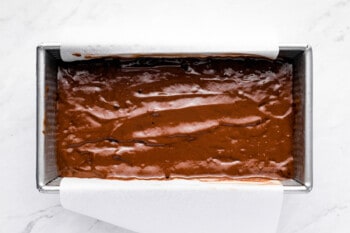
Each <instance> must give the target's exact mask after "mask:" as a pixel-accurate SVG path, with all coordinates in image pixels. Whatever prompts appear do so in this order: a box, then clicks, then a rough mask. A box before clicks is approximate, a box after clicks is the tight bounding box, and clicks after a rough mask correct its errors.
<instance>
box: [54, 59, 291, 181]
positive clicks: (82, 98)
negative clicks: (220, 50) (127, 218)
mask: <svg viewBox="0 0 350 233" xmlns="http://www.w3.org/2000/svg"><path fill="white" fill-rule="evenodd" d="M292 102H293V98H292V65H291V64H288V63H287V62H285V61H283V60H277V61H270V60H267V59H254V58H232V59H223V58H206V59H189V58H186V59H151V58H148V59H147V58H143V59H130V60H125V59H124V60H117V59H115V60H112V61H89V62H79V63H67V64H62V65H61V66H60V67H59V72H58V100H57V108H58V114H57V123H58V128H57V161H58V167H59V173H60V175H61V176H72V177H98V178H108V179H134V178H136V179H169V178H170V179H171V178H186V179H191V178H196V179H197V178H214V179H237V178H245V177H258V178H272V179H283V178H289V177H292V175H293V157H292V137H293V130H292V123H293V108H292Z"/></svg>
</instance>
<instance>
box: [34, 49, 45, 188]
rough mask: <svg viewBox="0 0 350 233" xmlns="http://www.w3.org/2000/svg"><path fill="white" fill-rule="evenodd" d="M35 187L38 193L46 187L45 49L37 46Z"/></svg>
mask: <svg viewBox="0 0 350 233" xmlns="http://www.w3.org/2000/svg"><path fill="white" fill-rule="evenodd" d="M36 55H37V60H36V78H37V80H36V82H37V83H36V104H37V106H36V113H37V119H36V142H37V144H36V186H37V189H38V190H39V191H43V188H44V187H45V186H46V185H45V184H44V173H45V168H44V153H45V152H44V146H45V136H44V134H43V133H42V132H43V130H44V118H45V102H44V99H45V93H44V90H45V88H44V87H45V65H44V61H45V47H44V46H38V47H37V48H36Z"/></svg>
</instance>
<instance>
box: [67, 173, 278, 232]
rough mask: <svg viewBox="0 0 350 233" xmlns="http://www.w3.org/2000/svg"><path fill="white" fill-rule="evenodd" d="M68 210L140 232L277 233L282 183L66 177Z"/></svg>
mask: <svg viewBox="0 0 350 233" xmlns="http://www.w3.org/2000/svg"><path fill="white" fill-rule="evenodd" d="M60 198H61V204H62V206H63V207H64V208H66V209H69V210H72V211H75V212H78V213H81V214H84V215H87V216H90V217H94V218H97V219H99V220H102V221H106V222H109V223H112V224H114V225H118V226H120V227H124V228H126V229H130V230H133V231H136V232H140V233H178V232H189V233H213V232H217V233H233V232H240V233H257V232H259V233H273V232H276V229H277V224H278V219H279V215H280V211H281V207H282V201H283V186H282V185H281V184H280V183H279V182H269V183H242V182H201V181H192V180H173V181H141V180H136V181H118V180H103V179H80V178H63V179H62V182H61V186H60Z"/></svg>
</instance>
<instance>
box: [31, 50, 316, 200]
mask: <svg viewBox="0 0 350 233" xmlns="http://www.w3.org/2000/svg"><path fill="white" fill-rule="evenodd" d="M49 49H58V50H59V49H60V46H59V44H42V45H39V46H38V47H37V67H36V70H37V160H36V161H37V172H36V179H37V189H38V190H39V191H40V192H41V193H49V194H57V193H59V190H60V186H59V183H60V180H61V178H60V177H57V178H56V179H54V180H53V181H50V182H48V183H47V184H44V181H43V177H44V176H43V174H44V170H45V168H44V161H43V159H44V135H43V134H42V133H40V132H43V129H44V125H43V123H44V112H45V105H44V103H45V102H44V98H45V96H44V95H45V94H44V90H45V68H44V63H45V62H44V61H45V52H46V50H49ZM279 49H280V51H281V50H292V51H303V52H304V54H303V55H304V56H305V86H306V87H305V89H306V90H305V95H306V96H305V125H304V127H305V182H304V184H301V183H299V182H297V181H295V180H292V181H293V182H294V185H285V184H284V192H285V193H287V194H288V193H306V192H310V191H311V190H312V187H313V167H312V165H313V164H312V162H313V154H312V152H313V144H312V132H313V125H312V113H313V110H312V103H313V102H312V90H313V88H312V84H313V83H312V81H313V76H312V75H313V73H312V47H311V46H310V45H307V44H306V45H303V44H289V45H281V46H279ZM50 183H55V185H50ZM282 183H284V182H282Z"/></svg>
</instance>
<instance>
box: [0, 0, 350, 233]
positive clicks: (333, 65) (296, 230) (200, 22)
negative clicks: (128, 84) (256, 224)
mask: <svg viewBox="0 0 350 233" xmlns="http://www.w3.org/2000/svg"><path fill="white" fill-rule="evenodd" d="M161 22H168V23H167V25H168V27H170V28H176V29H177V30H179V31H180V32H181V33H183V34H188V33H195V32H196V30H209V31H211V32H212V33H216V34H217V35H218V36H225V32H226V31H227V30H235V25H238V24H239V23H240V22H250V23H252V24H255V25H258V26H261V27H264V26H266V25H269V26H270V27H272V28H274V29H275V30H276V32H277V33H278V35H279V41H280V42H281V43H282V44H283V43H309V44H311V45H312V46H313V51H314V190H313V191H312V192H311V193H310V194H298V195H286V196H285V201H284V204H283V209H282V213H281V218H280V224H279V229H278V233H314V232H318V233H328V232H333V233H347V232H349V229H350V221H349V219H350V208H349V206H350V182H349V177H350V169H349V166H350V133H349V132H350V120H349V119H350V77H349V71H350V60H349V57H350V1H349V0H322V1H319V0H309V1H301V0H295V1H279V0H266V1H257V0H247V1H229V0H216V1H199V0H194V1H184V0H177V1H164V0H162V1H161V0H153V1H141V0H135V1H120V0H116V1H115V0H105V1H98V0H86V1H68V0H62V1H49V0H36V1H25V0H1V1H0V42H1V46H0V184H1V189H0V233H9V232H11V233H29V232H30V233H43V232H51V233H56V232H57V233H58V232H65V233H78V232H91V233H97V232H98V233H104V232H116V233H122V232H124V233H127V232H129V231H127V230H124V229H121V228H119V227H116V226H112V225H110V224H107V223H104V222H100V221H97V220H95V219H91V218H89V217H85V216H82V215H78V214H75V213H72V212H70V211H67V210H64V209H62V207H60V205H59V197H58V196H57V195H44V194H40V193H38V191H37V190H36V189H35V111H36V110H35V83H36V80H35V47H36V45H38V44H39V43H41V42H60V41H62V40H65V39H67V37H74V36H79V35H74V33H69V32H70V31H71V32H74V30H73V29H74V28H78V27H84V28H89V30H91V32H93V31H94V29H96V28H99V27H106V28H111V29H112V32H111V33H114V34H118V33H123V32H128V30H130V28H132V30H137V31H139V32H140V37H142V33H143V32H145V31H149V30H166V29H165V28H164V27H160V26H159V25H160V24H161ZM237 33H239V32H237ZM258 36H259V35H257V39H258Z"/></svg>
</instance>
